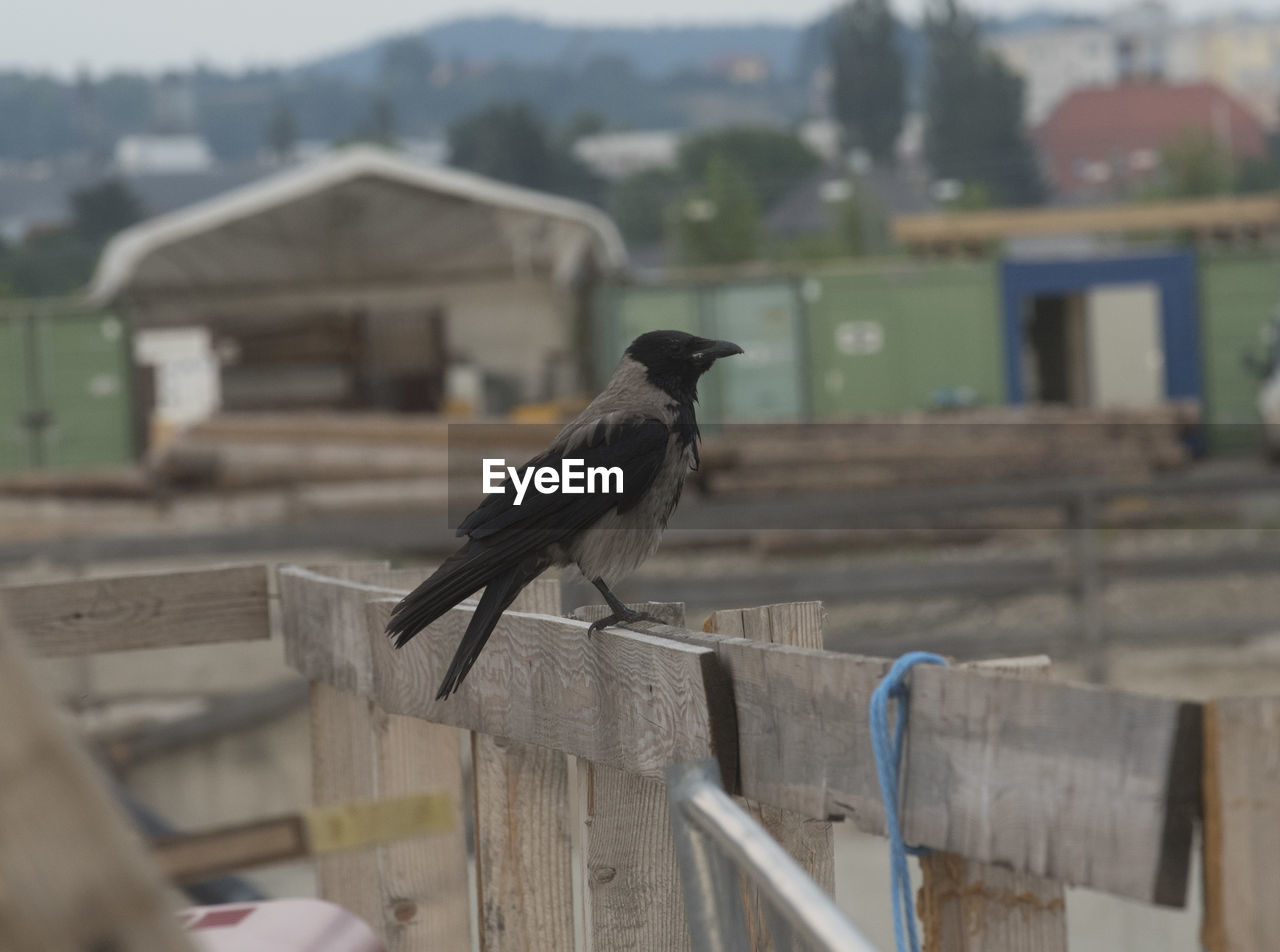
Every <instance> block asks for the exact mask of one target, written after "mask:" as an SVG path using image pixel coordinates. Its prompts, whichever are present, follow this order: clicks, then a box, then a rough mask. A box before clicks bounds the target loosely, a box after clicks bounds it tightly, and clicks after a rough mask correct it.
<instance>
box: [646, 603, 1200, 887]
mask: <svg viewBox="0 0 1280 952" xmlns="http://www.w3.org/2000/svg"><path fill="white" fill-rule="evenodd" d="M644 630H645V631H648V632H652V633H654V634H660V635H664V636H667V637H671V638H673V639H682V640H684V641H686V642H688V643H690V644H703V645H708V646H711V647H714V648H715V649H716V650H717V652H718V654H719V657H720V659H721V662H722V663H723V664H724V666H725V668H726V670H727V671H728V672H729V674H730V677H731V680H732V689H733V696H734V705H735V708H736V717H737V730H738V736H739V738H740V748H739V770H740V776H741V789H740V791H737V792H741V793H742V794H743V795H745V796H749V797H751V798H752V799H755V800H759V801H762V802H765V803H770V804H773V805H774V806H780V807H784V808H787V809H790V810H793V811H795V812H798V813H802V814H804V815H806V816H809V817H814V818H820V819H821V818H828V817H841V816H843V817H846V818H848V819H850V820H852V821H853V822H855V823H857V824H858V826H859V827H860V828H862V829H865V830H867V831H869V832H875V833H882V832H883V828H884V810H883V806H882V804H881V801H880V790H879V786H878V783H877V781H876V775H875V769H874V767H873V766H872V765H873V763H874V760H873V758H872V754H871V739H870V734H869V732H868V724H867V702H868V700H869V699H870V696H871V692H872V691H873V690H874V689H875V686H876V684H877V683H878V682H879V680H880V678H881V677H883V675H884V673H885V672H886V671H887V670H888V665H889V663H888V662H887V661H884V660H882V659H875V658H862V657H858V656H856V655H838V654H834V653H832V652H814V651H810V650H805V649H799V648H790V647H785V646H779V645H761V644H756V643H753V642H749V641H746V640H743V639H718V638H717V636H714V635H707V634H703V633H698V632H690V631H687V630H684V629H676V628H667V629H664V628H662V627H660V626H653V625H646V626H644ZM911 704H912V706H911V722H910V723H911V727H910V730H909V742H908V747H907V755H906V762H905V767H904V770H905V776H906V788H905V795H904V803H903V814H902V815H903V828H904V832H905V835H906V838H907V841H908V842H912V843H919V844H922V845H924V846H929V847H931V848H934V849H942V850H947V851H949V852H953V853H961V854H963V855H965V856H967V857H969V858H971V859H975V860H978V861H981V862H987V863H1001V864H1004V865H1007V866H1010V867H1011V868H1013V869H1017V870H1019V871H1024V872H1031V873H1034V874H1036V875H1039V876H1043V877H1046V878H1049V879H1057V880H1062V881H1064V882H1066V883H1069V884H1077V885H1086V886H1089V887H1091V888H1094V889H1098V890H1101V891H1104V892H1110V893H1114V894H1117V895H1121V896H1127V897H1130V898H1134V899H1140V900H1144V901H1147V902H1153V903H1158V904H1161V905H1181V904H1183V903H1184V902H1185V897H1186V884H1187V874H1188V866H1189V861H1190V848H1191V833H1192V826H1193V821H1194V819H1195V817H1196V815H1197V813H1198V811H1199V796H1200V778H1199V763H1200V749H1199V748H1200V708H1199V705H1196V704H1190V703H1186V702H1182V701H1177V700H1171V699H1165V698H1158V697H1149V696H1143V695H1137V694H1128V693H1125V692H1121V691H1112V690H1107V689H1103V688H1097V687H1092V686H1089V685H1075V684H1037V683H1034V682H1027V681H1024V680H1021V679H1017V678H1010V677H1004V676H1000V675H995V674H990V673H986V672H982V671H976V670H961V669H954V668H952V669H947V668H939V667H933V666H928V667H921V668H918V669H916V671H915V672H913V673H912V702H911ZM997 804H998V808H997V806H996V805H997Z"/></svg>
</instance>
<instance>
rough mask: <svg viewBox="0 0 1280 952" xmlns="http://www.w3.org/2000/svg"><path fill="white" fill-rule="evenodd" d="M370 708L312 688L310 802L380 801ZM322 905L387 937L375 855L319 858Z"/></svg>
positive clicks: (320, 686)
mask: <svg viewBox="0 0 1280 952" xmlns="http://www.w3.org/2000/svg"><path fill="white" fill-rule="evenodd" d="M372 719H373V713H372V702H371V701H369V699H368V698H363V697H358V696H356V695H355V694H352V693H351V692H349V691H344V690H341V689H340V688H335V687H330V686H329V685H328V684H324V683H323V682H320V681H313V682H312V683H311V802H312V803H313V804H315V805H316V806H325V805H328V804H331V803H348V802H353V801H354V802H361V801H364V802H368V801H371V800H376V799H377V797H378V790H377V780H376V767H375V762H374V749H373V743H372ZM315 867H316V885H317V891H318V892H319V894H320V898H321V899H327V900H329V901H330V902H333V903H337V904H338V905H340V906H342V907H343V908H344V909H346V910H348V911H349V912H353V913H355V914H356V915H357V916H359V917H360V918H362V919H364V920H365V922H367V923H369V925H371V926H373V928H374V929H376V930H377V931H378V932H379V934H380V935H383V936H384V937H385V929H384V928H383V917H382V892H381V889H380V883H379V876H378V856H377V853H376V852H373V851H368V852H359V853H333V854H327V855H324V856H317V857H316V860H315Z"/></svg>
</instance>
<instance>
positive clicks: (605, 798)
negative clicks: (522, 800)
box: [574, 602, 689, 952]
mask: <svg viewBox="0 0 1280 952" xmlns="http://www.w3.org/2000/svg"><path fill="white" fill-rule="evenodd" d="M631 607H632V608H636V609H638V610H640V611H644V612H648V613H649V614H651V615H654V616H655V617H658V618H661V619H662V620H663V621H664V622H665V623H666V624H669V625H676V626H680V625H683V624H684V605H682V604H667V603H652V602H651V603H648V604H644V605H632V606H631ZM607 611H608V609H606V608H605V607H604V606H603V605H590V606H586V607H584V608H579V609H578V610H577V611H575V612H574V617H575V618H581V619H582V620H584V621H594V620H595V619H596V618H600V617H603V616H604V614H605V613H606V612H607ZM577 785H578V808H579V816H578V822H579V830H580V832H581V840H582V842H581V853H580V862H581V863H582V869H583V871H582V880H583V884H584V893H585V895H584V898H583V919H584V925H583V931H584V933H585V936H586V948H587V950H588V952H591V950H594V952H650V950H652V952H686V950H687V949H688V948H689V927H688V925H687V924H686V922H685V918H684V899H683V898H682V896H681V894H680V871H679V868H678V866H677V865H676V854H675V845H674V842H673V841H672V838H671V814H670V811H669V809H668V805H667V787H666V784H665V783H663V782H662V781H661V780H659V779H657V778H654V777H641V776H638V775H636V774H633V773H628V772H626V771H622V770H618V769H616V768H613V767H608V766H605V765H604V764H598V763H592V762H591V761H589V760H579V761H578V770H577Z"/></svg>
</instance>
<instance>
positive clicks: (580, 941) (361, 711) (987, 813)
mask: <svg viewBox="0 0 1280 952" xmlns="http://www.w3.org/2000/svg"><path fill="white" fill-rule="evenodd" d="M420 578H421V571H420V570H411V571H410V570H391V569H388V568H386V567H383V566H376V565H370V564H359V565H344V566H329V567H315V568H311V569H306V568H298V567H286V568H283V569H281V570H280V571H279V572H278V577H277V585H278V598H279V611H278V617H279V619H280V628H281V632H282V634H283V639H284V649H285V652H286V657H287V659H288V660H289V662H290V664H292V665H293V666H294V667H295V668H296V669H297V670H298V671H299V672H301V673H302V674H303V675H304V676H305V677H306V678H308V679H309V680H310V681H311V685H312V687H311V718H312V738H313V750H312V763H313V793H314V800H315V803H316V804H317V805H322V806H323V805H326V804H343V803H352V802H375V801H384V800H390V799H394V798H402V797H405V796H407V795H414V794H433V795H436V797H437V798H438V797H439V796H440V795H445V796H447V797H449V798H450V800H451V802H452V803H453V804H454V809H455V811H456V819H457V821H458V822H457V823H454V824H451V826H452V827H453V829H452V832H446V833H438V834H436V835H435V836H433V837H432V838H431V839H417V840H403V841H399V842H395V843H389V844H384V845H381V846H378V847H376V848H372V849H368V850H365V851H360V852H351V853H335V854H326V855H324V856H321V857H317V859H316V865H317V870H318V876H319V882H320V889H321V892H322V894H323V896H324V897H326V898H329V899H332V900H334V901H337V902H339V903H340V904H342V905H343V906H345V907H347V908H349V909H351V910H352V911H354V912H356V913H358V914H360V915H361V916H363V917H364V918H366V919H367V920H368V921H369V922H371V923H372V924H374V925H375V927H376V928H378V930H379V931H380V932H381V933H382V935H383V936H384V939H385V940H386V942H387V946H388V949H390V950H393V952H411V950H423V952H425V950H428V949H430V950H440V949H466V948H469V947H470V943H471V941H472V930H473V929H475V930H476V931H477V932H478V936H477V938H478V941H479V944H480V948H481V949H483V950H485V952H493V950H543V949H545V950H556V952H561V950H565V949H572V948H575V947H577V948H582V949H590V950H596V952H605V950H609V952H612V950H621V949H638V950H657V952H661V950H667V949H676V950H678V949H684V948H687V947H688V938H687V933H686V931H685V926H684V919H683V910H682V906H681V900H680V898H679V885H678V880H677V873H676V866H675V860H674V853H673V848H672V842H671V834H670V825H669V819H668V815H667V810H666V796H665V790H664V789H663V786H662V779H661V778H662V775H663V770H664V768H665V766H666V765H667V764H669V763H671V762H675V761H688V760H695V759H700V758H705V757H715V758H716V759H717V760H718V761H719V764H720V768H721V772H722V775H723V777H724V778H725V782H726V786H727V787H729V788H730V790H731V792H734V793H736V794H739V795H741V796H743V797H744V798H746V799H747V801H748V803H749V804H750V805H751V808H752V810H753V811H754V812H755V814H756V815H757V816H758V817H760V818H761V819H762V821H763V822H764V823H765V824H766V826H768V828H770V829H771V830H772V831H773V832H774V833H775V835H776V836H777V837H778V839H779V840H780V842H782V843H783V845H784V846H786V847H787V848H788V850H789V851H790V852H792V854H793V855H795V856H796V857H797V859H799V860H800V862H801V863H802V865H804V866H805V868H806V869H807V870H809V871H810V873H811V874H812V875H813V876H814V877H815V879H817V881H818V882H819V883H821V884H822V885H824V887H826V888H828V889H830V888H831V887H832V878H833V861H832V843H831V829H830V823H831V822H832V821H834V820H844V821H847V822H852V823H854V824H856V825H857V826H858V827H860V828H862V829H864V830H868V831H872V832H882V831H883V817H884V813H883V809H882V806H881V801H880V794H879V789H878V786H877V781H876V775H875V768H874V763H873V760H872V756H871V743H870V737H869V733H868V723H867V702H868V699H869V697H870V693H871V691H872V690H873V689H874V687H875V685H876V684H877V683H878V681H879V679H880V678H881V677H882V676H883V674H884V673H885V671H886V670H887V666H888V662H887V661H885V660H882V659H875V658H867V657H860V656H856V655H850V654H836V653H832V652H826V651H822V650H821V649H820V647H819V646H820V644H821V617H822V612H821V607H820V606H819V605H817V604H816V603H801V604H793V605H782V606H771V607H767V608H759V609H747V610H741V611H732V612H718V613H717V614H716V615H714V616H713V617H712V618H710V619H708V620H707V623H706V624H705V625H704V626H703V629H704V630H701V631H698V630H691V629H688V628H684V627H680V626H679V624H674V625H659V624H648V625H645V626H643V630H636V631H630V630H622V629H610V630H607V631H604V632H600V633H597V634H596V635H594V636H591V637H588V635H587V627H588V625H587V621H586V620H583V619H589V618H591V617H594V616H593V614H592V611H593V610H592V609H588V610H583V611H581V612H579V613H578V614H579V615H581V618H565V617H562V616H561V615H560V606H559V604H558V592H559V588H558V586H557V585H556V584H554V583H535V584H534V585H532V586H530V587H529V589H527V590H526V591H525V592H524V593H523V594H522V596H521V600H520V602H519V603H518V604H517V605H515V606H514V607H513V610H512V611H509V612H508V613H507V614H506V615H505V616H504V618H503V619H502V621H501V622H500V623H499V625H498V628H497V629H496V631H495V633H494V635H493V638H492V640H491V642H490V645H489V647H488V648H487V649H486V651H485V652H484V654H483V655H482V656H481V658H480V660H479V661H478V662H477V664H476V666H475V668H474V670H473V671H472V672H471V675H470V676H469V678H468V680H467V681H466V683H465V684H464V686H463V688H462V690H461V691H460V692H459V693H458V694H456V695H455V696H454V697H452V698H451V699H450V700H448V701H436V700H434V696H435V689H436V687H437V685H438V683H439V681H440V679H441V676H442V674H443V671H444V669H445V667H446V666H447V663H448V661H449V658H450V657H451V655H452V652H453V648H454V645H455V644H456V641H457V638H458V637H459V636H460V635H461V633H462V631H463V629H464V628H465V626H466V623H467V621H468V619H469V617H470V613H471V611H472V608H471V607H470V606H468V605H463V606H460V607H458V608H456V609H454V610H452V611H451V612H450V613H449V614H448V615H446V616H445V617H444V618H442V619H441V620H440V621H439V622H438V623H437V624H436V625H435V626H433V628H432V629H431V630H430V631H429V632H427V633H426V634H424V635H423V636H420V637H419V638H417V639H415V640H414V641H413V642H411V643H410V644H409V645H408V646H406V647H405V648H404V649H402V650H400V651H393V650H392V649H391V648H390V646H389V645H388V643H387V641H386V639H385V637H384V636H383V635H382V630H383V626H384V624H385V621H386V618H387V615H388V613H389V611H390V609H391V606H392V605H393V604H394V603H395V601H396V600H397V598H398V596H399V595H400V594H401V593H402V592H403V591H405V590H406V589H407V588H408V587H409V586H411V585H412V584H415V583H416V582H417V581H418V580H419V579H420ZM269 587H270V573H269V571H268V570H267V569H266V568H265V567H262V566H256V567H248V568H237V569H223V570H209V571H204V572H183V573H172V574H169V575H163V576H133V577H128V578H117V579H109V580H85V581H77V582H68V583H56V584H54V585H41V586H27V587H22V588H12V589H5V590H0V600H3V602H4V603H5V604H7V606H8V609H9V613H10V614H11V616H12V617H13V619H14V622H15V623H16V624H17V625H18V626H19V627H20V628H21V629H22V630H23V631H24V632H25V634H26V635H27V638H28V640H29V642H30V645H31V647H32V648H33V649H34V650H35V651H36V652H37V653H56V654H66V653H72V652H90V651H99V650H121V649H126V648H137V647H148V646H156V645H161V644H190V643H195V642H200V641H204V642H208V641H225V640H234V639H241V638H263V637H267V636H268V635H269V633H270V624H269V622H268V618H269V617H270V614H271V613H270V605H269V602H270V598H271V596H270V594H269ZM650 608H651V610H653V609H657V610H660V611H664V612H666V613H667V614H666V616H665V617H668V618H670V619H671V620H672V621H673V622H677V623H679V622H680V621H681V619H680V615H681V610H680V609H679V607H678V606H662V607H659V606H650ZM2 646H3V633H2V632H0V647H2ZM919 647H922V648H927V647H929V646H928V645H923V644H922V645H920V646H919ZM0 679H3V680H4V682H5V683H2V684H0V704H2V703H3V699H4V698H5V697H6V696H11V695H9V690H10V688H11V687H13V684H11V683H10V682H13V681H15V679H17V680H18V681H23V680H24V679H26V675H25V674H24V673H22V671H21V669H18V668H14V669H10V668H9V667H8V666H5V667H4V668H0ZM911 691H912V704H911V726H910V730H909V735H908V746H907V753H906V756H905V760H904V763H903V765H902V771H903V777H904V787H905V789H904V794H903V804H902V811H901V815H902V818H903V824H904V832H905V836H906V839H907V841H908V842H912V843H919V844H922V845H925V846H929V847H932V848H933V849H934V850H936V851H938V852H936V853H935V854H934V855H933V856H932V857H930V858H929V859H928V860H927V861H926V862H925V886H924V889H923V893H922V903H921V915H922V919H923V921H924V926H925V935H926V937H927V940H928V943H929V948H931V949H933V950H935V952H954V950H969V949H974V950H976V949H987V950H994V952H1004V950H1012V949H1028V950H1035V952H1046V950H1055V949H1063V948H1065V947H1066V928H1065V911H1064V900H1063V884H1064V883H1069V884H1076V885H1081V886H1085V887H1088V888H1091V889H1095V890H1100V891H1103V892H1107V893H1110V894H1113V895H1117V896H1122V897H1125V898H1128V899H1135V900H1138V901H1141V902H1146V903H1153V904H1158V905H1166V906H1180V905H1183V904H1184V903H1185V900H1186V894H1187V882H1188V875H1189V869H1190V866H1191V853H1192V849H1193V836H1192V833H1193V828H1194V826H1195V824H1196V823H1197V822H1201V821H1202V822H1203V824H1204V838H1203V841H1204V850H1205V856H1204V868H1205V871H1206V876H1205V883H1206V917H1205V930H1204V935H1205V940H1206V942H1207V943H1208V945H1209V947H1210V948H1211V949H1214V950H1262V949H1269V948H1273V947H1274V946H1275V944H1276V939H1277V937H1280V904H1276V903H1275V902H1273V901H1271V898H1270V886H1271V882H1270V878H1271V877H1270V875H1269V874H1268V872H1267V871H1268V869H1270V868H1272V866H1273V865H1274V864H1275V857H1276V856H1277V855H1280V796H1278V795H1277V793H1276V791H1277V790H1280V783H1278V781H1280V699H1277V698H1249V699H1230V700H1222V701H1215V702H1211V703H1209V704H1207V705H1200V704H1193V703H1189V702H1185V701H1181V700H1178V699H1170V698H1161V697H1154V696H1142V695H1136V694H1130V693H1126V692H1122V691H1115V690H1108V689H1104V688H1099V687H1095V686H1088V685H1075V684H1060V683H1053V682H1049V681H1047V680H1045V679H1044V678H1043V664H1042V663H1039V662H1035V661H1032V662H1030V663H1027V662H1024V663H1022V664H1017V663H1012V662H999V663H997V664H996V665H995V666H983V665H965V666H955V667H950V668H935V667H925V668H920V669H917V670H916V671H915V672H914V673H913V675H912V682H911ZM28 693H29V692H28ZM28 727H29V725H28V723H27V719H24V718H21V717H19V718H7V719H6V729H5V734H6V735H8V736H9V737H10V738H16V739H19V740H21V739H22V738H23V736H24V735H25V734H27V733H28ZM4 748H5V745H3V744H0V754H3V750H4ZM4 766H5V764H4V763H3V758H2V757H0V768H3V767H4ZM37 767H38V765H37ZM29 769H31V768H29ZM40 769H43V768H40ZM50 782H53V781H52V780H51V781H50ZM50 804H52V806H49V805H50ZM37 808H39V809H40V810H42V811H43V812H45V813H48V812H49V811H50V810H55V811H56V810H58V809H60V807H59V801H58V800H57V798H55V797H49V798H48V799H47V800H45V801H43V802H40V803H38V804H33V803H31V802H30V801H29V800H28V801H26V802H25V804H24V803H19V802H15V800H14V795H13V793H12V790H11V787H10V786H9V785H4V786H0V842H3V843H6V844H12V845H13V849H5V850H0V855H6V854H7V855H10V856H14V855H17V856H22V855H24V852H23V844H25V846H26V849H27V852H30V851H37V850H39V849H40V848H41V847H42V844H43V841H42V840H41V839H40V838H39V837H42V836H46V835H48V836H53V835H54V833H53V832H50V831H49V830H48V826H49V825H48V824H46V825H45V828H43V829H41V828H37V827H33V828H32V829H26V828H25V827H24V826H23V823H24V822H27V823H30V820H31V816H32V811H33V810H37ZM71 808H72V807H71V804H70V803H69V801H68V803H67V807H66V809H68V810H69V809H71ZM24 810H25V812H24ZM468 827H469V828H470V830H471V837H472V839H471V842H470V843H469V842H468V835H467V829H468ZM24 837H25V839H24ZM103 855H104V857H105V858H104V859H103V860H102V862H107V861H108V860H110V859H111V858H112V856H113V855H114V854H111V853H104V854H103ZM469 856H473V857H474V863H473V864H469V862H468V857H469ZM67 863H68V865H69V866H73V865H74V863H73V862H72V858H71V857H67ZM15 869H16V872H11V871H10V869H9V868H8V867H6V865H5V864H4V863H3V862H0V897H2V896H4V895H5V894H6V892H5V890H6V889H7V888H9V884H10V881H11V879H12V878H14V877H18V876H19V875H25V876H27V877H28V879H30V870H29V869H27V870H24V869H23V866H22V864H21V863H19V864H17V866H16V867H15ZM40 872H41V875H42V876H43V877H44V878H43V879H42V880H40V882H41V887H42V888H43V889H45V890H47V892H48V894H49V895H52V896H67V898H68V899H70V898H71V897H70V895H69V894H68V893H67V890H68V889H70V888H71V886H72V880H73V877H72V870H71V869H70V868H68V869H62V868H61V867H60V866H58V864H56V863H53V862H50V863H48V864H46V867H45V868H43V869H42V870H40ZM7 873H11V875H10V876H7V875H6V874H7ZM32 881H34V880H32ZM0 905H2V903H0ZM753 916H754V918H753V922H754V923H755V926H754V928H753V933H754V934H755V936H756V942H757V944H758V946H759V947H761V948H764V947H767V938H766V937H765V936H764V934H763V930H762V928H761V927H760V917H759V914H758V907H756V909H755V910H754V911H753ZM0 919H4V916H0ZM113 935H114V936H115V938H114V939H112V941H114V942H115V943H116V944H115V945H112V946H111V947H112V948H118V949H120V950H122V952H135V950H137V952H143V950H150V949H158V948H166V949H167V948H172V947H174V946H172V945H161V944H159V941H158V940H152V939H150V938H147V937H145V936H140V937H139V938H137V940H136V941H133V940H132V939H131V938H130V937H129V936H126V935H124V933H113ZM3 938H4V936H3V935H0V939H3ZM0 945H3V946H4V947H5V948H11V947H12V948H14V949H15V950H18V952H21V950H24V949H25V948H28V947H30V946H23V945H21V944H18V943H11V944H5V943H4V942H0ZM61 947H63V946H60V945H57V944H55V943H48V944H46V945H44V946H41V948H49V949H53V948H61ZM66 947H68V948H71V947H75V948H84V947H86V946H85V945H84V944H83V942H82V943H81V944H80V945H74V946H73V945H71V944H69V943H68V944H67V945H66ZM91 947H93V946H91ZM103 947H105V946H103Z"/></svg>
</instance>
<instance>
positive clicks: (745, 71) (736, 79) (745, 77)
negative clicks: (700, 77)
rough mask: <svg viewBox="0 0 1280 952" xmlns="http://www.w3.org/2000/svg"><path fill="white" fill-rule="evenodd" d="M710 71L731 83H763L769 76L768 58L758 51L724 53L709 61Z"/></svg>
mask: <svg viewBox="0 0 1280 952" xmlns="http://www.w3.org/2000/svg"><path fill="white" fill-rule="evenodd" d="M711 72H712V73H714V74H715V75H716V76H722V77H724V78H725V79H727V80H729V82H731V83H738V84H741V85H751V84H754V83H763V82H765V81H766V80H768V78H769V60H768V58H767V57H765V56H763V55H761V54H760V53H726V54H725V55H723V56H718V57H716V58H715V59H714V60H712V61H711Z"/></svg>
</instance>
